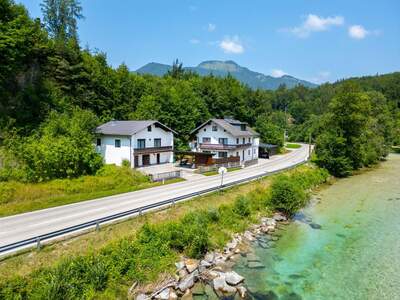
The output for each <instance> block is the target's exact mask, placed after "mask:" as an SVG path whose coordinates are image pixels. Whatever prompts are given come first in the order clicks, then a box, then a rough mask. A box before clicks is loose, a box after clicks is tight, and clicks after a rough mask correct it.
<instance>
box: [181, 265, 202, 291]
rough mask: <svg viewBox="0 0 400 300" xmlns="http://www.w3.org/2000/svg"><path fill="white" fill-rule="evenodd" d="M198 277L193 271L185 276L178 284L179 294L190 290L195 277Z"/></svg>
mask: <svg viewBox="0 0 400 300" xmlns="http://www.w3.org/2000/svg"><path fill="white" fill-rule="evenodd" d="M198 275H199V271H197V270H196V271H193V272H192V273H190V274H189V275H187V276H186V277H185V278H183V279H182V280H181V281H180V282H179V284H178V289H179V290H180V291H181V292H185V291H186V290H188V289H190V288H192V287H193V286H194V283H195V281H196V276H198Z"/></svg>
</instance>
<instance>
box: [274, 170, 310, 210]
mask: <svg viewBox="0 0 400 300" xmlns="http://www.w3.org/2000/svg"><path fill="white" fill-rule="evenodd" d="M306 200H307V196H306V194H305V192H304V190H303V189H302V187H301V185H300V184H299V183H298V182H296V181H295V180H294V179H292V178H290V177H288V176H286V175H280V176H277V177H276V178H275V179H274V180H273V183H272V185H271V204H272V205H273V206H274V208H275V209H277V210H279V211H282V212H284V213H285V214H288V215H293V214H294V213H295V212H296V211H298V210H299V209H300V208H301V207H303V206H304V205H305V204H306Z"/></svg>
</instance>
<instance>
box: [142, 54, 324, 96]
mask: <svg viewBox="0 0 400 300" xmlns="http://www.w3.org/2000/svg"><path fill="white" fill-rule="evenodd" d="M170 69H171V66H170V65H165V64H160V63H154V62H152V63H148V64H146V65H144V66H143V67H141V68H139V69H138V70H136V72H137V73H139V74H152V75H156V76H163V75H164V74H166V73H167V72H168V70H170ZM185 69H186V70H190V71H192V72H195V73H197V74H199V75H201V76H206V75H210V74H213V75H215V76H220V77H224V76H227V75H228V74H231V75H232V76H233V77H235V78H236V79H238V80H239V81H241V82H243V83H245V84H247V85H248V86H250V87H251V88H253V89H257V88H260V89H266V90H276V89H277V88H278V87H279V86H280V85H283V84H284V85H286V86H287V87H288V88H292V87H295V86H297V85H304V86H306V87H316V86H317V85H316V84H314V83H311V82H309V81H305V80H301V79H298V78H295V77H293V76H290V75H283V76H281V77H272V76H269V75H265V74H262V73H258V72H254V71H252V70H249V69H248V68H245V67H242V66H240V65H238V64H237V63H235V62H234V61H218V60H211V61H204V62H202V63H200V64H199V65H198V66H196V67H185Z"/></svg>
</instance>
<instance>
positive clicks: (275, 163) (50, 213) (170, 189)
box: [0, 145, 308, 247]
mask: <svg viewBox="0 0 400 300" xmlns="http://www.w3.org/2000/svg"><path fill="white" fill-rule="evenodd" d="M307 157H308V145H302V147H301V148H299V149H294V150H292V151H291V152H290V153H288V154H285V155H277V156H273V157H272V158H271V159H270V160H267V161H266V162H263V163H260V164H258V165H255V166H250V167H247V168H245V169H242V170H239V171H235V172H229V173H227V174H225V175H224V183H230V182H235V181H238V180H241V179H245V178H250V177H253V176H255V175H261V174H265V173H266V172H272V171H278V170H282V169H285V168H287V167H290V166H292V165H295V164H298V163H300V162H303V161H305V160H306V159H307ZM220 184H221V178H220V176H219V175H216V176H204V178H200V179H198V180H194V181H184V182H178V183H173V184H168V185H163V186H157V187H154V188H149V189H145V190H139V191H135V192H130V193H125V194H119V195H115V196H110V197H104V198H99V199H95V200H89V201H84V202H80V203H74V204H69V205H64V206H58V207H54V208H48V209H43V210H38V211H33V212H29V213H23V214H19V215H14V216H9V217H4V218H0V247H1V246H5V245H9V244H11V243H15V242H19V241H21V240H25V239H28V238H33V237H36V236H39V235H42V234H47V233H50V232H53V231H56V230H60V229H64V228H67V227H70V226H74V225H78V224H81V223H84V222H88V221H93V220H96V219H98V218H102V217H106V216H110V215H113V214H116V213H120V212H124V211H127V210H131V209H134V208H138V207H142V206H144V205H148V204H151V203H157V202H161V201H164V200H168V199H172V198H175V197H179V196H184V195H188V194H191V193H193V192H199V191H202V190H205V189H209V188H211V187H217V186H219V185H220Z"/></svg>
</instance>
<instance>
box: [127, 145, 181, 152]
mask: <svg viewBox="0 0 400 300" xmlns="http://www.w3.org/2000/svg"><path fill="white" fill-rule="evenodd" d="M172 150H173V149H172V146H162V147H147V148H135V149H134V154H149V153H159V152H170V151H172Z"/></svg>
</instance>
